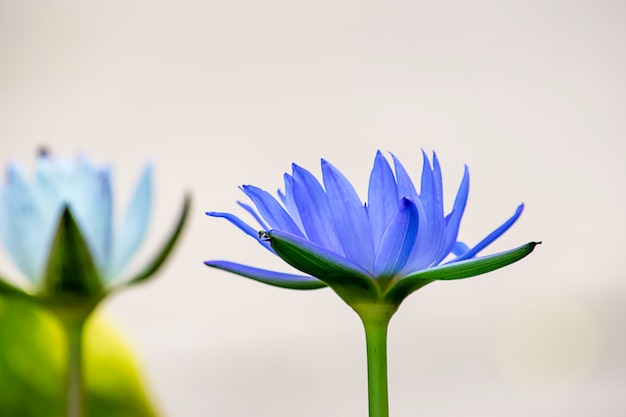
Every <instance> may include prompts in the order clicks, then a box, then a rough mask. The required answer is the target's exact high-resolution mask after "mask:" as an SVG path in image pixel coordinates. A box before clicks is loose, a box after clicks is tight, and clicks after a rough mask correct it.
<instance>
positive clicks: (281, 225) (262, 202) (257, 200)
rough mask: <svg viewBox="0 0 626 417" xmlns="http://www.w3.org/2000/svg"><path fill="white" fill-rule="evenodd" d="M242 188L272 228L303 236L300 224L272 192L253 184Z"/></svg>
mask: <svg viewBox="0 0 626 417" xmlns="http://www.w3.org/2000/svg"><path fill="white" fill-rule="evenodd" d="M242 190H243V191H244V192H245V193H246V195H247V196H248V197H250V199H251V200H252V202H253V203H254V205H255V206H256V208H257V209H258V210H259V213H260V214H261V216H263V218H264V219H265V220H266V221H267V223H268V224H269V225H270V227H271V228H274V229H280V230H284V231H287V232H289V233H293V234H295V235H298V236H303V235H302V232H301V231H300V229H299V228H298V225H297V224H296V223H295V222H294V221H293V219H292V218H291V216H289V213H287V212H286V211H285V209H284V208H283V206H281V205H280V203H279V202H278V201H276V199H275V198H274V197H272V196H271V195H270V193H268V192H267V191H264V190H262V189H260V188H258V187H255V186H252V185H244V186H243V187H242Z"/></svg>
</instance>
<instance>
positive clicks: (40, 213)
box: [1, 164, 61, 284]
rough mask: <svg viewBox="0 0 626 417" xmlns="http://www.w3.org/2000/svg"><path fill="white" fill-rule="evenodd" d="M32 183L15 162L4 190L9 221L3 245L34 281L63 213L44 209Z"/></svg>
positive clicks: (5, 214) (38, 279)
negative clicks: (28, 181) (27, 181)
mask: <svg viewBox="0 0 626 417" xmlns="http://www.w3.org/2000/svg"><path fill="white" fill-rule="evenodd" d="M41 208H42V206H41V204H40V201H38V198H37V195H36V193H34V192H33V189H32V187H29V185H28V184H27V183H26V179H25V178H24V174H23V172H22V170H21V169H20V168H19V167H18V166H16V165H13V164H10V165H9V167H8V169H7V185H6V188H5V190H4V216H5V221H6V223H5V224H4V227H3V228H2V229H1V231H2V233H3V234H2V240H3V241H4V246H5V248H6V250H7V252H8V253H9V256H10V257H11V259H12V260H13V261H14V262H15V264H16V265H17V267H18V268H19V269H20V270H21V271H22V272H23V273H24V275H26V277H28V278H29V279H30V280H31V281H32V282H33V283H35V284H37V283H38V282H39V281H40V280H41V277H42V275H43V269H44V266H45V265H44V264H45V262H46V260H47V257H48V251H49V249H50V243H51V241H52V236H53V234H54V232H55V226H56V223H57V222H58V216H60V214H61V213H60V207H57V208H58V209H59V210H57V211H58V212H57V213H55V214H56V218H55V216H53V210H52V209H50V207H48V206H45V208H47V210H42V209H41Z"/></svg>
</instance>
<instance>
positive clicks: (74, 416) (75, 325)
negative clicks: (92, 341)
mask: <svg viewBox="0 0 626 417" xmlns="http://www.w3.org/2000/svg"><path fill="white" fill-rule="evenodd" d="M62 323H63V328H64V329H65V333H66V335H67V341H68V349H67V351H68V361H67V414H66V416H67V417H83V416H84V414H85V413H84V409H85V404H84V396H85V395H84V380H83V367H82V350H83V327H84V326H83V325H84V320H62Z"/></svg>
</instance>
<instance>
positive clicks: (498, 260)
mask: <svg viewBox="0 0 626 417" xmlns="http://www.w3.org/2000/svg"><path fill="white" fill-rule="evenodd" d="M540 243H541V242H529V243H526V244H525V245H522V246H520V247H518V248H515V249H511V250H509V251H506V252H502V253H496V254H494V255H489V256H484V257H482V258H478V259H468V260H466V261H460V262H455V263H452V264H446V265H441V266H437V267H434V268H429V269H425V270H422V271H418V272H416V273H414V274H410V275H407V276H405V277H402V278H401V279H400V280H399V281H398V282H396V283H395V285H392V286H391V288H390V289H389V291H387V293H386V294H385V296H384V298H385V300H389V301H392V302H395V303H398V304H399V303H401V302H402V300H404V298H406V297H407V296H408V295H409V294H411V293H412V292H413V291H415V290H418V289H419V288H421V287H423V286H424V285H426V284H428V283H430V282H433V281H439V280H443V281H448V280H454V279H462V278H469V277H473V276H476V275H481V274H484V273H487V272H491V271H494V270H496V269H499V268H502V267H504V266H507V265H510V264H512V263H514V262H517V261H519V260H520V259H522V258H524V257H525V256H527V255H528V254H530V253H531V252H532V251H533V249H535V246H537V245H538V244H540Z"/></svg>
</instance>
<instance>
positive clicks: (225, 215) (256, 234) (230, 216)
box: [205, 211, 274, 253]
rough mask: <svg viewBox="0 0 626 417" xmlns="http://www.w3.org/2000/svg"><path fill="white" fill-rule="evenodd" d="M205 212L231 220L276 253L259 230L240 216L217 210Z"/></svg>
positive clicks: (208, 214)
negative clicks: (260, 234)
mask: <svg viewBox="0 0 626 417" xmlns="http://www.w3.org/2000/svg"><path fill="white" fill-rule="evenodd" d="M205 214H206V215H207V216H211V217H221V218H223V219H226V220H228V221H229V222H231V223H232V224H234V225H235V226H236V227H237V228H239V230H241V231H242V232H244V233H245V234H247V235H248V236H252V237H253V238H254V240H256V241H257V242H259V243H260V244H261V245H262V246H263V247H264V248H265V249H268V250H269V251H270V252H272V253H274V250H273V249H272V248H271V247H270V245H269V243H268V242H266V241H264V240H261V239H259V231H258V230H257V229H254V228H253V227H252V226H250V225H249V224H248V223H246V222H244V221H243V220H241V219H240V218H239V217H237V216H235V215H234V214H230V213H221V212H217V211H207V212H206V213H205Z"/></svg>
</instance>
